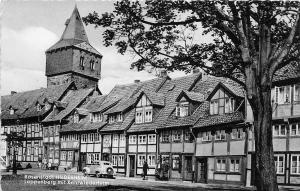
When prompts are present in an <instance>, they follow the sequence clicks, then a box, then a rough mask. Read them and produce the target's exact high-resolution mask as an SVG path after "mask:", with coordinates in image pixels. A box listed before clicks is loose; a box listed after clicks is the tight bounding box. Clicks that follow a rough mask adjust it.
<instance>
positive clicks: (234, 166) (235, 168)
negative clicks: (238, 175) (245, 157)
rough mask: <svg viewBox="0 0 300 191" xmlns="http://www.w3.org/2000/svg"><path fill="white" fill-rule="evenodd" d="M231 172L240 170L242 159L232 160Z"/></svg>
mask: <svg viewBox="0 0 300 191" xmlns="http://www.w3.org/2000/svg"><path fill="white" fill-rule="evenodd" d="M230 172H240V160H239V159H231V160H230Z"/></svg>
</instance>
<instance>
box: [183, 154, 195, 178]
mask: <svg viewBox="0 0 300 191" xmlns="http://www.w3.org/2000/svg"><path fill="white" fill-rule="evenodd" d="M183 179H184V180H192V179H193V159H192V156H184V161H183Z"/></svg>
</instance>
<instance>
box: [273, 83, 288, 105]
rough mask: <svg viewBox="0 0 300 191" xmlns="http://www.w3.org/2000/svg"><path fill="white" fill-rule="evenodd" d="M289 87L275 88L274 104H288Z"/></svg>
mask: <svg viewBox="0 0 300 191" xmlns="http://www.w3.org/2000/svg"><path fill="white" fill-rule="evenodd" d="M290 101H291V86H281V87H275V102H276V103H278V104H284V103H290Z"/></svg>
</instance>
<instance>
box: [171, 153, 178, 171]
mask: <svg viewBox="0 0 300 191" xmlns="http://www.w3.org/2000/svg"><path fill="white" fill-rule="evenodd" d="M179 167H180V156H179V155H172V169H173V170H178V169H179Z"/></svg>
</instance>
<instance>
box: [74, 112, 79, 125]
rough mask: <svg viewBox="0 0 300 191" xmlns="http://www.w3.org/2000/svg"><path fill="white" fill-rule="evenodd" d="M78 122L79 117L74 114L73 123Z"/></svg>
mask: <svg viewBox="0 0 300 191" xmlns="http://www.w3.org/2000/svg"><path fill="white" fill-rule="evenodd" d="M78 122H79V115H78V114H77V113H75V114H74V123H78Z"/></svg>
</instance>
